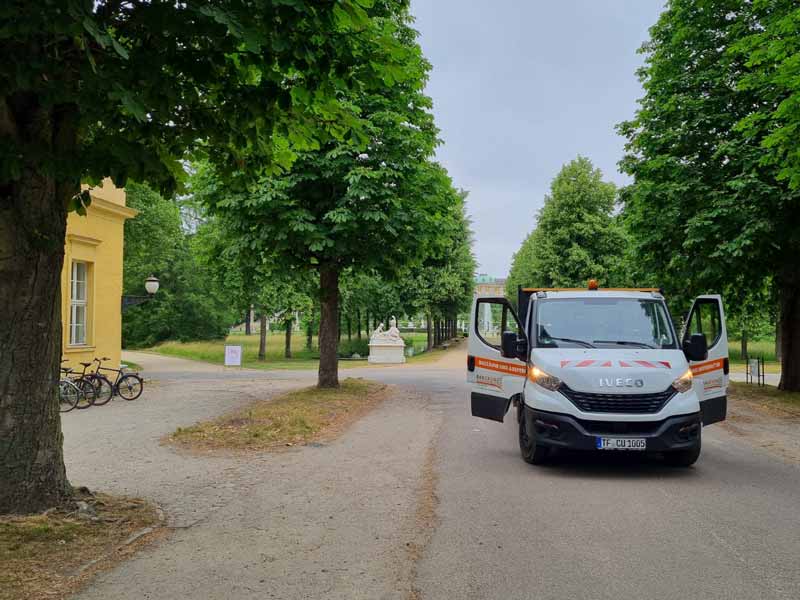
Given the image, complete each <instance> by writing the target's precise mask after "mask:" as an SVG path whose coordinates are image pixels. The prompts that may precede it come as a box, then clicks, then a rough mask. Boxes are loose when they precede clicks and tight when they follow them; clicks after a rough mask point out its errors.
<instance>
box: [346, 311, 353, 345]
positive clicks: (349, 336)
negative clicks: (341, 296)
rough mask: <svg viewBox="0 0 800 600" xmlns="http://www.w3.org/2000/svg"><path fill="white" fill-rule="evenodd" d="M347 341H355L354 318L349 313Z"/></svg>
mask: <svg viewBox="0 0 800 600" xmlns="http://www.w3.org/2000/svg"><path fill="white" fill-rule="evenodd" d="M347 341H348V342H352V341H353V320H352V319H351V318H350V315H347Z"/></svg>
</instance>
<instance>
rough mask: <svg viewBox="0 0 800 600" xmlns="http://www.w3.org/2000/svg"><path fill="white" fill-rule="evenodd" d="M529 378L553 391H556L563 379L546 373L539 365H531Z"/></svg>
mask: <svg viewBox="0 0 800 600" xmlns="http://www.w3.org/2000/svg"><path fill="white" fill-rule="evenodd" d="M528 379H530V380H531V381H533V382H534V383H537V384H539V385H540V386H542V387H543V388H544V389H546V390H550V391H551V392H554V391H556V390H557V389H558V386H560V385H561V380H560V379H559V378H558V377H556V376H555V375H550V374H549V373H545V372H544V371H542V370H541V369H540V368H539V367H531V368H530V369H529V370H528Z"/></svg>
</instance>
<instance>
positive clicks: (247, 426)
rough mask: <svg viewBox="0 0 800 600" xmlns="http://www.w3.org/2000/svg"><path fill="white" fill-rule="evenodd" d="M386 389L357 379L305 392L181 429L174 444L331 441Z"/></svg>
mask: <svg viewBox="0 0 800 600" xmlns="http://www.w3.org/2000/svg"><path fill="white" fill-rule="evenodd" d="M386 390H387V387H386V386H385V385H383V384H380V383H376V382H372V381H367V380H364V379H353V378H348V379H345V380H344V381H343V382H342V383H341V385H340V386H339V388H338V389H318V388H316V387H309V388H304V389H302V390H297V391H294V392H289V393H286V394H283V395H281V396H278V397H277V398H273V399H270V400H260V401H257V402H254V403H253V404H251V405H250V406H248V407H246V408H244V409H242V410H238V411H236V412H233V413H230V414H228V415H224V416H222V417H219V418H217V419H214V420H211V421H203V422H200V423H197V424H195V425H192V426H191V427H179V428H178V429H177V430H176V431H175V432H174V433H173V434H172V435H171V436H170V438H169V440H170V441H171V442H172V443H174V444H177V445H178V446H181V447H185V448H197V449H207V450H214V449H220V450H270V449H276V448H280V447H286V446H294V445H298V444H305V443H308V442H310V441H314V440H321V439H330V438H332V437H334V436H335V435H336V434H338V433H340V432H341V431H343V430H344V429H345V428H346V427H347V426H348V425H350V424H351V423H353V422H354V421H355V420H356V419H358V418H359V417H360V416H362V415H363V414H365V413H366V412H367V411H369V410H370V409H371V408H373V407H374V406H376V405H377V404H378V403H379V402H380V401H381V400H383V398H384V397H385V395H386Z"/></svg>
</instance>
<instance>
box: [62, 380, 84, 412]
mask: <svg viewBox="0 0 800 600" xmlns="http://www.w3.org/2000/svg"><path fill="white" fill-rule="evenodd" d="M80 397H81V391H80V390H79V389H78V386H76V385H75V384H74V383H72V382H71V381H70V380H69V379H62V380H61V381H59V382H58V410H59V412H62V413H65V412H69V411H71V410H72V409H73V408H75V407H76V406H77V405H78V399H79V398H80Z"/></svg>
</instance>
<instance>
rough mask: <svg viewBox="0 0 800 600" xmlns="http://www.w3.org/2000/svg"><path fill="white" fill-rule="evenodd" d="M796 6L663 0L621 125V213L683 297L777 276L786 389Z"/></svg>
mask: <svg viewBox="0 0 800 600" xmlns="http://www.w3.org/2000/svg"><path fill="white" fill-rule="evenodd" d="M797 16H798V15H797V9H796V3H794V2H788V1H776V2H773V1H770V2H763V1H756V2H752V3H750V2H744V1H742V0H727V1H725V2H707V1H701V0H672V1H670V2H669V3H668V4H667V9H666V10H665V11H664V13H662V15H661V17H660V18H659V20H658V22H657V23H656V24H655V25H654V26H653V27H652V28H651V30H650V37H651V39H650V41H649V42H647V43H645V45H644V46H643V47H642V52H643V53H644V55H645V66H644V67H643V68H642V69H641V70H640V72H639V77H640V80H641V81H642V84H643V86H644V90H645V96H644V98H642V99H641V100H640V105H641V108H640V109H639V110H638V111H637V113H636V116H635V118H634V119H633V120H631V121H628V122H625V123H622V124H621V125H620V131H621V133H622V134H623V135H624V136H625V137H627V138H628V144H627V153H626V156H625V157H624V159H623V160H622V162H621V166H622V168H623V170H624V171H626V172H627V173H629V174H630V175H632V176H633V177H634V183H633V185H631V186H629V187H628V188H627V189H626V190H624V193H623V201H624V208H623V217H624V220H625V223H626V225H627V227H628V229H629V231H630V232H631V235H632V240H633V244H634V247H635V254H636V256H637V259H638V260H639V262H640V264H641V265H642V268H644V269H647V270H648V271H650V272H651V273H655V274H658V275H659V276H660V277H661V278H662V279H663V280H664V281H665V282H666V283H667V284H668V286H669V287H670V288H672V289H674V290H676V291H678V292H679V293H680V292H683V293H685V294H686V295H689V296H690V295H694V294H696V293H699V292H706V291H708V290H719V291H723V292H724V291H731V290H732V291H739V292H742V291H747V290H756V291H760V290H762V289H763V288H764V287H766V286H767V285H769V282H770V281H771V282H773V284H774V286H775V288H776V290H777V294H778V297H779V304H780V323H781V334H782V340H783V341H782V343H783V352H782V377H781V383H780V387H781V388H782V389H786V390H800V272H798V270H797V265H796V257H797V256H798V255H799V254H800V236H798V234H797V228H796V226H795V225H794V224H795V223H798V222H800V189H798V187H797V185H796V182H795V180H794V179H793V173H794V171H793V169H794V166H793V165H796V163H794V162H793V160H794V159H795V158H796V150H797V149H796V146H792V148H790V147H789V146H791V144H790V145H789V146H787V145H786V140H785V138H784V136H785V135H786V134H787V133H791V131H793V129H792V128H793V127H795V126H796V117H797V111H796V106H797V100H798V88H799V87H800V85H798V83H797V78H796V77H795V78H794V79H792V78H791V77H789V75H788V74H789V72H790V71H791V69H795V70H796V68H797V66H796V60H795V59H794V58H790V55H789V54H786V51H789V50H791V49H792V48H796V47H797V46H796V45H797V36H796V35H795V31H796V30H794V29H789V30H787V29H786V27H787V25H789V26H790V25H791V24H792V23H796V19H797ZM787 31H791V34H790V35H786V32H787ZM795 72H796V71H795ZM793 123H794V124H793ZM793 182H795V185H794V186H793V185H792V183H793ZM737 301H738V300H737ZM729 303H730V299H729Z"/></svg>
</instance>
